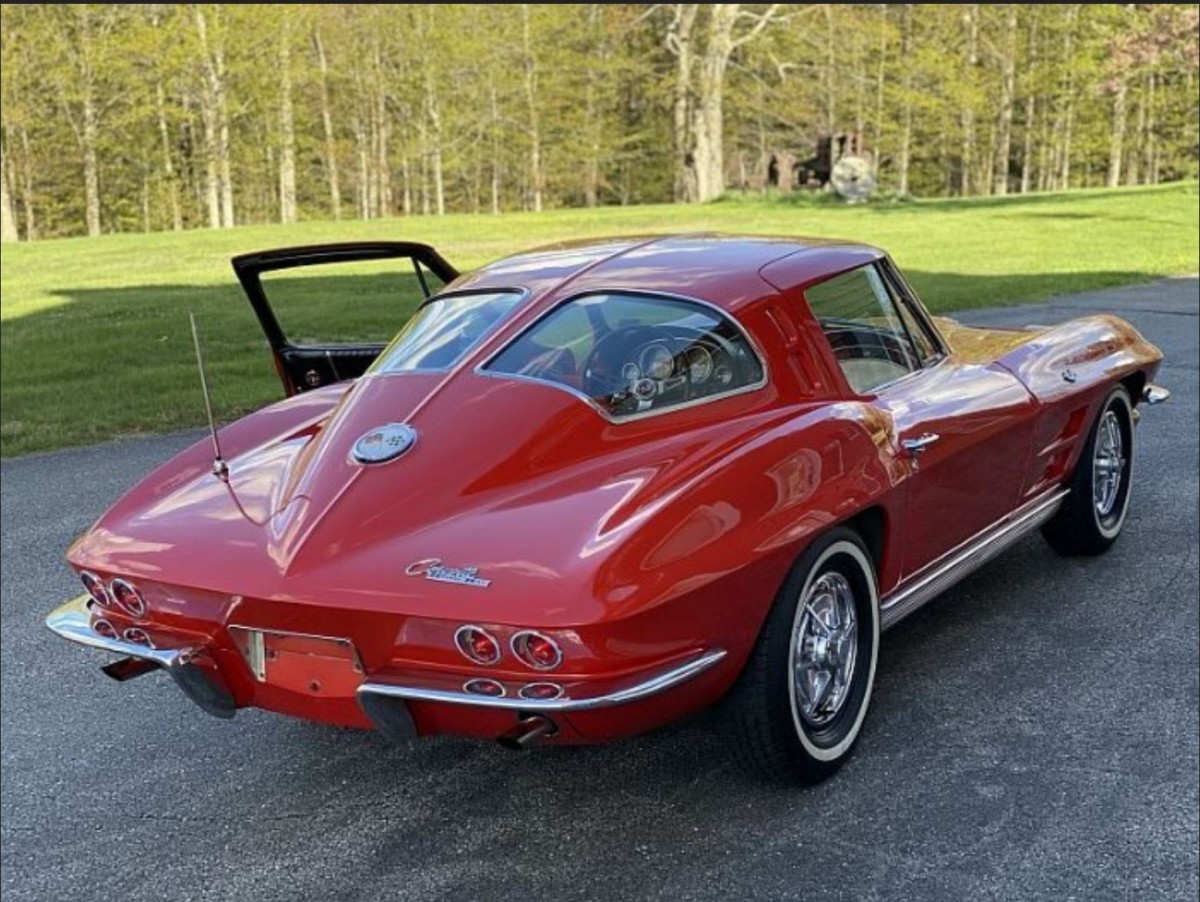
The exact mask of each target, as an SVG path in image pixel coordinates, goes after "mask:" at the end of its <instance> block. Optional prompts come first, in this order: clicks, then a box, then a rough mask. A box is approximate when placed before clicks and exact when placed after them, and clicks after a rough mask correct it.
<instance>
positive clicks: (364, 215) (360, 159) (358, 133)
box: [354, 103, 371, 219]
mask: <svg viewBox="0 0 1200 902" xmlns="http://www.w3.org/2000/svg"><path fill="white" fill-rule="evenodd" d="M354 156H355V160H356V161H357V164H358V173H357V175H358V178H357V179H356V180H355V183H354V201H355V206H356V207H357V208H358V218H359V219H370V218H371V164H370V156H371V155H370V147H369V144H368V139H367V126H366V123H365V122H364V121H363V113H362V109H361V103H360V108H359V109H356V110H355V113H354Z"/></svg>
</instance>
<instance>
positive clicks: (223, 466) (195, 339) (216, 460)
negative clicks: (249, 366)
mask: <svg viewBox="0 0 1200 902" xmlns="http://www.w3.org/2000/svg"><path fill="white" fill-rule="evenodd" d="M188 319H189V320H191V322H192V343H193V344H194V345H195V346H196V366H198V367H199V368H200V389H201V390H202V391H203V392H204V412H205V413H206V414H207V415H208V431H209V433H210V434H211V435H212V446H213V465H212V471H213V475H214V476H216V477H217V478H218V479H220V480H223V481H225V482H228V481H229V464H227V463H225V458H223V457H222V456H221V442H220V440H219V439H218V438H217V421H216V420H215V419H213V409H212V398H210V397H209V394H208V377H207V376H206V375H205V374H204V355H203V354H202V353H201V352H200V332H199V330H198V329H197V328H196V314H194V313H192V312H191V311H190V310H189V311H188Z"/></svg>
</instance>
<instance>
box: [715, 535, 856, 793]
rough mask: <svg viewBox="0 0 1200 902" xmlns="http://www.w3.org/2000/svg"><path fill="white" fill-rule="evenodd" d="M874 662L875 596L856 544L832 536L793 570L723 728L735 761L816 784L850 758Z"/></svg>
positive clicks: (731, 701) (787, 779)
mask: <svg viewBox="0 0 1200 902" xmlns="http://www.w3.org/2000/svg"><path fill="white" fill-rule="evenodd" d="M878 652H879V592H878V588H877V586H876V581H875V569H874V566H873V565H872V563H871V558H870V555H869V554H868V553H867V549H866V547H865V546H864V545H863V542H862V540H861V539H860V538H859V537H858V535H857V534H856V533H855V532H853V531H852V530H850V529H847V528H844V527H839V528H838V529H834V530H832V531H831V532H829V533H827V534H826V535H824V536H822V537H821V538H819V539H817V540H816V541H815V542H814V543H813V544H812V545H811V546H810V547H809V548H808V549H807V550H806V551H805V552H804V554H802V555H801V556H800V558H799V559H798V560H797V561H796V563H795V565H793V567H792V570H791V572H790V573H789V575H788V578H787V579H786V580H785V581H784V584H783V587H782V588H781V589H780V591H779V594H778V595H777V596H776V599H775V602H774V604H773V606H772V608H771V612H770V614H769V615H768V616H767V621H766V623H765V625H764V626H763V629H762V632H761V633H760V634H759V638H758V642H757V644H756V645H755V648H754V651H753V652H752V654H751V656H750V660H749V661H748V662H747V664H746V668H745V670H744V671H743V672H742V676H741V678H740V679H739V681H738V684H737V685H736V686H735V687H734V689H733V691H732V692H731V693H730V698H729V705H730V708H731V710H730V712H729V715H730V716H729V717H728V718H727V723H728V727H729V738H730V741H731V746H732V750H733V753H734V755H735V757H737V758H738V759H739V760H740V761H741V763H742V764H744V765H746V766H747V767H749V768H750V769H751V770H753V771H756V772H758V773H760V774H763V775H766V776H768V777H771V778H773V779H776V780H781V781H785V782H800V783H816V782H819V781H821V780H824V779H825V778H826V777H829V776H830V775H831V774H833V773H834V772H835V771H836V770H837V769H838V768H839V767H841V765H842V764H843V763H844V762H845V761H846V759H847V758H849V756H850V753H851V751H852V750H853V748H854V745H855V743H856V742H857V741H858V737H859V734H860V732H861V730H862V725H863V721H864V720H865V719H866V715H867V708H868V706H869V704H870V701H871V690H872V688H873V686H874V683H875V664H876V661H877V658H878Z"/></svg>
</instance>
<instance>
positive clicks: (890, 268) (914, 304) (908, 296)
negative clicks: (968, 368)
mask: <svg viewBox="0 0 1200 902" xmlns="http://www.w3.org/2000/svg"><path fill="white" fill-rule="evenodd" d="M875 262H876V263H877V264H878V265H879V268H880V270H881V271H882V272H883V275H884V278H885V281H890V282H891V283H892V287H893V288H894V289H895V290H896V295H897V297H898V298H899V300H900V302H901V303H903V304H905V305H906V306H907V307H908V309H909V311H910V312H911V313H912V314H913V316H915V317H916V318H917V320H918V321H919V322H920V324H921V326H922V328H924V330H925V334H926V335H927V336H929V338H931V339H932V340H933V345H934V347H935V348H937V353H936V354H934V355H933V357H931V358H930V362H936V361H938V360H942V359H944V358H946V357H948V356H949V354H950V350H951V348H950V345H949V344H948V343H947V342H946V339H945V337H944V336H943V335H942V333H941V332H940V331H939V330H938V327H937V324H936V323H934V321H933V317H932V316H931V315H930V313H929V311H928V310H926V309H925V304H924V303H922V302H921V299H920V298H918V297H917V293H916V292H915V291H913V288H912V286H911V285H909V284H908V280H907V279H906V278H904V273H902V272H900V267H898V266H897V265H896V263H895V261H894V260H892V258H891V257H889V256H887V255H886V254H885V255H884V256H882V257H880V258H879V259H878V260H876V261H875Z"/></svg>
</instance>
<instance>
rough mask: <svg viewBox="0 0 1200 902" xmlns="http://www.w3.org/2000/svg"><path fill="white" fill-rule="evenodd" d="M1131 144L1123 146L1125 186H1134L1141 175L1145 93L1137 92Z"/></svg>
mask: <svg viewBox="0 0 1200 902" xmlns="http://www.w3.org/2000/svg"><path fill="white" fill-rule="evenodd" d="M1133 135H1134V141H1133V142H1126V146H1125V160H1126V165H1125V184H1126V185H1136V184H1138V180H1139V178H1140V175H1141V162H1142V160H1141V154H1142V148H1143V147H1145V142H1146V137H1145V136H1146V92H1145V90H1142V91H1139V92H1138V105H1137V121H1136V124H1135V125H1134V127H1133Z"/></svg>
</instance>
